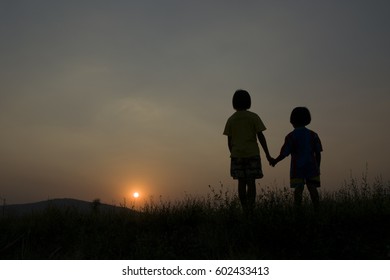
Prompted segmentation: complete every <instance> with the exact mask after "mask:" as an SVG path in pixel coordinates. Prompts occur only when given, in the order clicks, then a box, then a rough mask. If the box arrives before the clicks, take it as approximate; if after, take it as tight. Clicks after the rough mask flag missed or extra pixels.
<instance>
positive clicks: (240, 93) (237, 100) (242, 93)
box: [233, 89, 251, 110]
mask: <svg viewBox="0 0 390 280" xmlns="http://www.w3.org/2000/svg"><path fill="white" fill-rule="evenodd" d="M250 107H251V96H250V95H249V93H248V92H247V91H246V90H243V89H238V90H236V92H235V93H234V95H233V108H234V109H236V110H247V109H249V108H250Z"/></svg>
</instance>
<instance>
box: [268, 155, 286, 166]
mask: <svg viewBox="0 0 390 280" xmlns="http://www.w3.org/2000/svg"><path fill="white" fill-rule="evenodd" d="M284 158H285V156H284V155H281V154H280V155H279V156H278V157H277V158H276V159H274V160H273V161H272V162H271V165H272V167H275V165H276V164H278V162H279V161H282V160H283V159H284Z"/></svg>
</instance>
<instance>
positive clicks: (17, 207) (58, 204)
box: [0, 198, 133, 215]
mask: <svg viewBox="0 0 390 280" xmlns="http://www.w3.org/2000/svg"><path fill="white" fill-rule="evenodd" d="M49 207H55V208H60V209H75V210H78V211H81V212H89V211H93V209H94V207H95V208H96V206H94V203H93V202H88V201H83V200H78V199H72V198H59V199H49V200H45V201H40V202H35V203H26V204H13V205H5V206H2V205H0V213H1V214H2V213H4V215H26V214H31V213H36V212H41V211H44V210H46V209H48V208H49ZM97 209H99V211H118V210H123V209H126V208H123V207H118V206H114V205H109V204H104V203H98V205H97ZM127 210H128V211H133V210H131V209H127Z"/></svg>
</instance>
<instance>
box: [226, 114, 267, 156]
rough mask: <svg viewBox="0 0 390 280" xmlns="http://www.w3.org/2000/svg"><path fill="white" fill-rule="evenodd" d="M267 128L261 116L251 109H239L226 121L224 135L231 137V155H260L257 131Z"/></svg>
mask: <svg viewBox="0 0 390 280" xmlns="http://www.w3.org/2000/svg"><path fill="white" fill-rule="evenodd" d="M264 130H266V127H265V126H264V124H263V122H262V120H261V119H260V117H259V116H258V115H257V114H255V113H253V112H250V111H237V112H235V113H234V114H233V115H232V116H231V117H230V118H229V119H228V120H227V122H226V126H225V130H224V132H223V134H224V135H227V136H229V137H231V145H232V150H231V155H230V156H231V157H239V158H241V157H251V156H257V155H260V150H259V146H258V144H257V133H259V132H261V131H264Z"/></svg>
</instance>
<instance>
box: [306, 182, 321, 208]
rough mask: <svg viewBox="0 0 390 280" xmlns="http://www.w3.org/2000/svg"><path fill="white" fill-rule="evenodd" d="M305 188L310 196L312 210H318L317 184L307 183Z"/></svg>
mask: <svg viewBox="0 0 390 280" xmlns="http://www.w3.org/2000/svg"><path fill="white" fill-rule="evenodd" d="M307 189H308V190H309V193H310V198H311V201H312V203H313V207H314V211H316V212H318V211H319V207H320V196H319V194H318V190H317V186H316V185H311V184H307Z"/></svg>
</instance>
